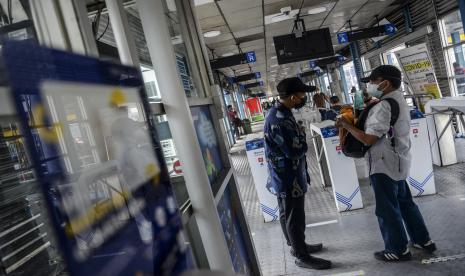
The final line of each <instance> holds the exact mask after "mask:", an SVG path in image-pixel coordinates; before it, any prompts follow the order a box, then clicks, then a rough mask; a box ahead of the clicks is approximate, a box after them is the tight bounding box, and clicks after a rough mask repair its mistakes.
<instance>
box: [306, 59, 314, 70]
mask: <svg viewBox="0 0 465 276" xmlns="http://www.w3.org/2000/svg"><path fill="white" fill-rule="evenodd" d="M308 65H309V66H310V68H311V69H313V68H315V67H316V61H315V60H310V61H309V62H308Z"/></svg>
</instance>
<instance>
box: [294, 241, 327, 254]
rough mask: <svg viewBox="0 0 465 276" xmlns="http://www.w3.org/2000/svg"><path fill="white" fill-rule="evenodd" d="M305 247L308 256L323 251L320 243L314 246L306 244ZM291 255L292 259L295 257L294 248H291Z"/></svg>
mask: <svg viewBox="0 0 465 276" xmlns="http://www.w3.org/2000/svg"><path fill="white" fill-rule="evenodd" d="M306 246H307V253H308V254H313V253H317V252H320V251H321V250H322V249H323V244H322V243H316V244H306ZM291 255H292V256H293V257H296V254H295V251H294V248H292V247H291Z"/></svg>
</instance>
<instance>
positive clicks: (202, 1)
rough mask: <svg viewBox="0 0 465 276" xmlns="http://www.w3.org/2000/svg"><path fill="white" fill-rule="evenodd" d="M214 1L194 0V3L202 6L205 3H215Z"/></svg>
mask: <svg viewBox="0 0 465 276" xmlns="http://www.w3.org/2000/svg"><path fill="white" fill-rule="evenodd" d="M213 2H214V0H194V5H196V6H201V5H205V4H208V3H213Z"/></svg>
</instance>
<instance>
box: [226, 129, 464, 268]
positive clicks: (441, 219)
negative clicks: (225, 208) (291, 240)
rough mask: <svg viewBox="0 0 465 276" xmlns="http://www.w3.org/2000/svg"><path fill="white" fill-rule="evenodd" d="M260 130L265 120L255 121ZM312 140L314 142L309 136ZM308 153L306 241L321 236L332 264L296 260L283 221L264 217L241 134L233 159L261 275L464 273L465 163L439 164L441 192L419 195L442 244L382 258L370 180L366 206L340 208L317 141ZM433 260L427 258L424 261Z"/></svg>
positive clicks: (364, 183)
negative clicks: (393, 259) (319, 267)
mask: <svg viewBox="0 0 465 276" xmlns="http://www.w3.org/2000/svg"><path fill="white" fill-rule="evenodd" d="M253 129H254V131H255V132H260V131H261V129H262V124H255V125H254V126H253ZM309 145H312V143H311V141H309ZM309 148H310V149H311V150H310V151H309V154H308V156H307V158H308V164H309V167H310V168H309V170H310V175H311V178H312V186H311V188H310V189H309V191H308V193H307V195H306V202H305V209H306V223H307V228H306V229H307V230H306V237H307V242H308V243H316V242H323V244H324V250H323V251H322V252H320V253H318V254H315V256H317V257H321V258H326V259H330V260H331V261H332V262H333V269H331V270H326V271H316V270H309V269H301V268H299V267H297V266H296V265H295V264H294V258H293V257H292V256H291V255H290V253H289V247H288V246H287V244H286V243H285V240H284V237H283V235H282V232H281V227H280V224H279V222H271V223H264V222H263V217H262V214H261V211H260V208H259V202H258V197H257V194H256V192H255V188H254V183H253V179H252V176H251V172H250V168H249V165H248V162H247V157H246V154H245V151H244V150H245V149H244V142H243V140H239V141H238V144H237V145H236V147H235V148H233V149H232V151H231V152H232V153H231V159H232V162H233V165H234V168H235V171H236V179H237V182H238V186H239V189H240V192H241V197H242V202H243V204H244V208H245V212H246V215H247V219H248V223H249V227H250V229H251V232H252V236H253V240H254V244H255V250H256V252H257V255H258V258H259V262H260V266H261V271H262V274H263V275H266V276H268V275H339V276H342V275H344V276H352V275H425V276H426V275H428V276H430V275H465V163H462V164H457V165H452V166H448V167H435V169H434V171H435V181H436V188H437V192H438V193H437V194H436V195H430V196H424V197H420V198H416V199H415V201H416V202H417V204H418V205H419V207H420V210H421V212H422V213H423V216H424V218H425V221H426V223H427V226H428V228H429V231H430V234H431V237H432V239H433V240H434V241H435V242H436V243H437V246H438V250H437V251H436V252H435V254H434V255H429V254H426V253H424V252H422V251H420V250H417V249H414V248H412V249H411V252H412V254H413V259H412V261H409V262H403V263H383V262H380V261H377V260H375V259H374V258H373V252H375V251H378V250H382V249H383V241H382V239H381V234H380V231H379V228H378V222H377V219H376V216H375V214H374V197H373V192H372V190H371V187H370V185H369V183H368V181H367V180H366V179H365V180H361V193H362V198H363V203H364V206H365V207H364V208H363V209H359V210H354V211H351V212H346V213H339V212H338V211H337V209H336V205H335V202H334V198H333V195H332V191H331V188H326V189H323V187H322V184H321V180H320V178H319V173H318V171H317V170H318V169H317V166H316V165H313V166H312V165H311V164H316V156H315V154H314V152H313V151H312V150H313V146H311V147H309ZM428 261H429V262H431V263H429V264H424V262H428Z"/></svg>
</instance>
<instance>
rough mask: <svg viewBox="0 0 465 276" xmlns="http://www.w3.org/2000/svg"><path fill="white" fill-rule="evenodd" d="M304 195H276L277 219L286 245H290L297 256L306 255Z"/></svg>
mask: <svg viewBox="0 0 465 276" xmlns="http://www.w3.org/2000/svg"><path fill="white" fill-rule="evenodd" d="M304 199H305V195H302V196H300V197H292V196H287V197H284V198H282V197H278V206H279V221H280V222H281V227H282V229H283V233H284V237H285V238H286V241H287V245H290V246H292V248H294V251H295V253H296V256H297V257H298V258H302V257H305V256H306V255H307V252H306V245H305V208H304Z"/></svg>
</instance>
